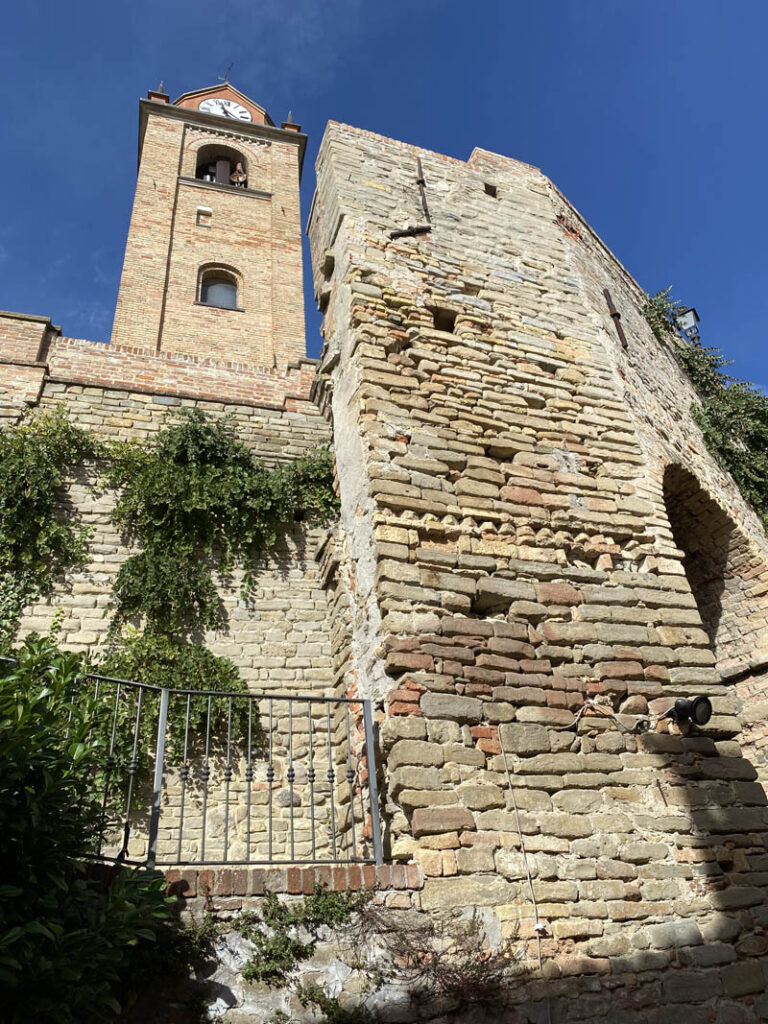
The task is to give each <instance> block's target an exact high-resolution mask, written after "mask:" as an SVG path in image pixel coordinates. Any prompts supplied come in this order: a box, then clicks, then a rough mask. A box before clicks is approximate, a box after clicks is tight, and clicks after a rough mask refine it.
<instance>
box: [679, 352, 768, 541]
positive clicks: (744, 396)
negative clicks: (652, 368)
mask: <svg viewBox="0 0 768 1024" xmlns="http://www.w3.org/2000/svg"><path fill="white" fill-rule="evenodd" d="M678 359H679V360H680V363H681V364H682V366H683V367H684V368H685V370H686V371H687V373H688V375H689V377H690V378H691V380H692V381H693V384H694V387H695V388H696V391H697V392H698V396H699V402H698V403H697V404H696V405H694V407H693V409H692V413H693V417H694V419H695V420H696V422H697V423H698V425H699V426H700V427H701V431H702V433H703V434H704V440H705V441H706V443H707V447H708V448H709V450H710V451H711V452H712V454H713V455H714V456H715V458H716V459H717V461H718V462H719V463H720V465H721V466H722V467H723V468H724V469H726V470H728V472H729V473H730V474H731V476H732V477H733V479H734V480H735V481H736V483H737V485H738V487H739V490H740V491H741V493H742V494H743V495H744V497H745V498H746V500H747V501H748V502H749V503H750V505H751V506H752V507H753V508H754V510H755V511H756V512H757V514H758V515H759V516H760V519H761V520H762V522H763V526H764V527H765V528H766V529H768V397H766V395H764V394H763V392H762V391H759V390H758V389H757V388H756V387H755V386H754V385H753V384H749V383H748V382H747V381H743V380H739V379H738V378H736V377H731V376H730V375H728V374H726V373H724V372H723V368H724V367H726V366H730V365H731V362H732V360H729V359H725V358H724V356H723V355H722V353H721V351H720V349H717V348H703V347H702V346H701V345H698V344H687V345H685V346H683V347H682V348H681V349H680V350H679V352H678Z"/></svg>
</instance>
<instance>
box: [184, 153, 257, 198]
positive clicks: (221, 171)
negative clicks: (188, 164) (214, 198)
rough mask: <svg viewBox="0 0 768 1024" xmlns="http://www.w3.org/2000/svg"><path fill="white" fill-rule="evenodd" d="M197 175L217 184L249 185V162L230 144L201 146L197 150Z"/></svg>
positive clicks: (199, 178)
mask: <svg viewBox="0 0 768 1024" xmlns="http://www.w3.org/2000/svg"><path fill="white" fill-rule="evenodd" d="M195 177H196V178H197V179H198V180H199V181H208V182H211V183H212V184H216V185H233V186H235V188H247V187H248V162H247V160H246V159H245V157H244V156H243V154H242V153H240V152H238V150H236V149H232V148H231V147H230V146H217V145H208V146H201V147H200V149H199V150H198V151H197V162H196V165H195Z"/></svg>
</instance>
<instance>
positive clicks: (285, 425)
mask: <svg viewBox="0 0 768 1024" xmlns="http://www.w3.org/2000/svg"><path fill="white" fill-rule="evenodd" d="M103 354H104V356H105V357H107V358H108V353H107V352H106V351H105V352H104V353H103ZM54 405H63V406H64V407H65V408H66V409H67V411H68V413H69V415H70V417H71V418H72V420H73V421H74V422H76V423H78V424H80V425H81V426H83V427H86V428H87V429H89V430H92V431H93V432H94V433H95V434H97V435H98V436H99V437H102V438H105V439H111V440H113V439H121V440H127V439H135V440H142V439H144V438H148V437H151V436H152V434H153V433H155V432H157V431H158V430H159V429H160V428H161V426H162V425H163V424H164V423H165V422H167V419H168V417H169V416H173V414H174V411H175V410H177V409H180V408H183V407H192V406H199V407H200V408H203V409H204V410H205V411H206V412H208V413H209V414H210V415H211V416H213V417H214V418H215V417H220V416H227V415H228V416H231V417H232V419H233V424H234V427H235V430H236V433H237V435H238V437H239V438H241V439H242V440H243V441H245V442H246V443H247V444H248V445H249V446H251V447H252V448H253V450H254V452H255V453H256V454H257V455H258V456H259V457H261V458H263V459H264V460H265V462H266V463H267V464H272V465H274V464H275V463H277V462H282V461H287V460H290V459H295V458H298V457H300V456H301V455H303V454H305V453H306V452H307V451H309V450H311V449H312V448H314V447H316V446H317V444H319V443H322V441H323V440H327V436H328V435H327V429H326V426H325V423H324V421H323V420H322V419H321V418H320V417H319V416H318V415H317V414H316V412H315V410H314V407H313V406H312V405H311V404H310V403H308V402H304V403H303V404H302V403H296V402H294V403H293V409H288V408H284V409H278V408H273V409H269V408H264V407H261V406H259V405H256V404H252V405H230V404H227V403H225V402H206V401H195V400H194V399H191V398H189V399H181V398H176V397H173V396H167V395H162V394H161V395H158V394H152V393H149V392H139V391H123V390H114V389H110V388H104V387H98V386H95V385H91V386H86V385H79V384H75V385H71V384H56V383H48V384H47V385H46V387H45V389H44V391H43V394H42V397H41V400H40V403H39V405H38V406H36V409H35V411H36V412H42V411H45V410H46V409H49V408H51V407H53V406H54ZM65 502H66V504H67V506H69V507H70V508H71V509H72V510H75V511H76V514H77V515H78V516H79V517H80V520H81V521H82V523H83V524H84V525H86V526H87V527H89V528H90V529H91V530H92V531H93V535H92V539H91V542H90V545H89V552H90V559H91V560H90V561H89V563H88V565H86V566H85V567H84V568H83V569H82V570H79V571H76V572H72V573H70V574H68V577H67V579H66V580H65V581H64V582H63V583H62V585H61V586H60V587H58V588H57V590H56V591H55V592H54V594H53V595H52V596H51V597H50V598H47V599H46V600H44V601H40V602H38V603H36V604H35V605H34V606H33V607H32V608H30V609H29V610H28V613H27V614H26V615H25V617H24V619H23V620H22V634H23V633H26V632H29V631H31V630H37V631H43V632H44V631H45V630H46V629H47V628H48V627H49V626H50V623H51V620H52V617H53V615H54V613H55V612H56V611H57V610H59V613H60V614H62V613H63V619H62V622H61V630H62V636H63V638H64V640H65V642H66V645H67V646H68V647H71V648H72V649H73V650H90V649H91V648H93V647H95V646H97V645H98V644H99V643H100V642H101V641H102V640H103V639H104V636H105V633H106V630H107V628H108V625H109V611H108V607H109V599H110V594H111V591H112V585H113V583H114V579H115V577H116V575H117V572H118V571H119V568H120V565H121V564H122V562H123V561H124V559H125V558H127V557H128V554H129V550H128V548H126V546H125V544H124V543H123V542H122V540H121V538H120V536H119V534H118V532H117V530H116V529H115V527H114V526H113V525H112V523H111V522H110V518H109V517H110V512H111V508H112V504H113V496H112V495H111V494H110V493H109V492H107V491H104V490H103V489H102V488H100V487H99V471H98V467H94V468H93V469H92V470H89V471H83V472H80V473H78V475H77V476H76V477H75V478H73V479H72V480H71V481H70V482H69V484H68V487H67V493H66V496H65ZM324 532H325V531H324V530H322V529H319V530H318V529H314V530H306V529H304V528H302V527H300V526H296V527H295V528H294V529H293V530H292V531H291V532H290V534H289V535H288V536H286V538H285V539H284V542H283V543H282V544H281V545H280V546H279V547H278V548H277V549H275V550H274V551H273V552H269V553H268V554H266V555H265V557H264V563H263V568H262V570H261V571H260V572H259V574H258V578H257V583H256V589H255V592H254V594H253V598H252V600H251V601H250V602H244V601H243V600H242V599H241V598H240V596H239V586H238V584H239V581H238V579H237V578H235V579H234V580H233V582H232V584H231V586H228V587H227V588H226V590H225V591H223V598H224V607H225V613H226V616H227V619H228V628H227V629H226V631H223V632H221V633H219V634H216V635H211V636H209V637H208V638H207V642H208V645H209V646H210V648H211V650H213V651H214V652H215V653H216V654H223V655H226V656H227V657H230V658H231V659H232V660H233V661H234V662H235V664H236V665H237V666H238V668H239V669H240V670H241V673H242V675H243V678H244V679H246V681H247V682H249V683H250V684H251V685H252V687H253V688H254V689H259V690H278V691H285V690H286V689H288V690H297V691H300V692H303V693H306V692H312V691H317V690H319V691H325V690H327V689H328V688H329V685H330V681H331V657H330V655H331V651H330V643H329V634H328V625H327V615H328V609H327V605H326V598H325V593H324V591H323V589H322V586H321V582H320V576H319V570H318V567H317V564H316V561H315V553H316V550H317V547H318V544H319V543H320V541H321V540H322V538H323V537H324Z"/></svg>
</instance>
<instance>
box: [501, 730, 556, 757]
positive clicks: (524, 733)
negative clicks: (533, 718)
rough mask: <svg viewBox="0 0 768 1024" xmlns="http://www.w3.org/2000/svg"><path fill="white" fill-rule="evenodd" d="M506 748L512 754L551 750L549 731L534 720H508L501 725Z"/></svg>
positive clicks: (539, 752) (537, 752)
mask: <svg viewBox="0 0 768 1024" xmlns="http://www.w3.org/2000/svg"><path fill="white" fill-rule="evenodd" d="M499 735H500V736H501V742H502V743H503V745H504V749H505V750H506V751H507V753H510V754H541V753H542V752H543V751H548V750H549V733H548V732H547V730H546V729H545V728H544V726H543V725H536V724H534V723H533V722H525V723H518V722H508V723H505V724H503V725H500V726H499Z"/></svg>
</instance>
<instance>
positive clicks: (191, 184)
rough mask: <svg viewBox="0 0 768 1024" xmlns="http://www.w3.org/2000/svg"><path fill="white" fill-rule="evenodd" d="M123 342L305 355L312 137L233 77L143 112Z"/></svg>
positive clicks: (226, 353) (276, 358)
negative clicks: (305, 171)
mask: <svg viewBox="0 0 768 1024" xmlns="http://www.w3.org/2000/svg"><path fill="white" fill-rule="evenodd" d="M139 118H140V122H139V170H138V180H137V183H136V197H135V200H134V207H133V215H132V217H131V225H130V229H129V232H128V241H127V244H126V250H125V263H124V265H123V275H122V280H121V283H120V294H119V297H118V302H117V311H116V313H115V322H114V328H113V332H112V341H113V343H114V344H117V345H122V346H133V347H135V348H140V349H144V350H148V351H153V352H174V353H183V354H185V355H190V356H196V357H209V358H214V359H219V360H228V361H234V362H239V363H249V364H256V365H259V366H268V367H280V368H283V367H285V366H286V364H287V363H289V362H291V361H293V360H295V359H297V358H299V357H301V356H303V355H304V354H305V345H304V305H303V300H302V275H301V223H300V212H299V179H300V174H301V164H302V158H303V155H304V147H305V144H306V136H304V135H302V134H301V132H300V127H299V125H296V124H293V123H292V122H286V123H284V124H283V125H282V127H280V128H277V127H275V125H274V124H273V122H272V120H271V118H270V117H269V115H268V114H267V112H266V111H265V110H264V109H263V108H262V107H260V106H259V105H258V104H256V103H254V102H253V101H252V100H250V99H248V97H247V96H244V95H243V94H242V93H240V92H239V91H238V90H237V89H235V88H233V86H231V85H229V83H224V84H222V85H219V86H216V87H213V88H209V89H198V90H195V91H194V92H187V93H184V94H183V95H182V96H180V97H179V98H178V99H177V100H176V101H175V102H174V103H170V102H169V97H168V96H167V95H165V94H163V93H158V92H150V93H149V98H148V99H146V100H142V101H141V104H140V113H139Z"/></svg>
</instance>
